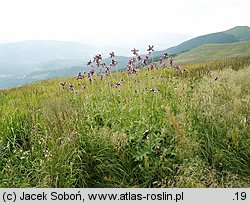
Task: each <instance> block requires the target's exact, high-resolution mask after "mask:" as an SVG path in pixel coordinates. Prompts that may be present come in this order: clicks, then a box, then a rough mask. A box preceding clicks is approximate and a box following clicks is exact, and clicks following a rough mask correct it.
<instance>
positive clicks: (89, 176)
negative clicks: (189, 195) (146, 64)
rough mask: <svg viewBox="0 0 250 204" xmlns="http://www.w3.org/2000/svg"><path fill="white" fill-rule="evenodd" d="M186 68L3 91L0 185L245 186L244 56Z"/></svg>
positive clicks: (249, 112) (247, 61)
mask: <svg viewBox="0 0 250 204" xmlns="http://www.w3.org/2000/svg"><path fill="white" fill-rule="evenodd" d="M184 68H185V69H186V71H182V72H178V73H176V72H175V71H173V70H172V68H171V69H169V68H165V69H162V68H160V67H158V68H157V69H154V70H152V71H148V70H147V69H141V70H140V71H139V74H138V75H130V76H128V75H127V74H126V73H125V72H124V73H112V75H111V76H109V77H104V79H103V80H100V77H99V76H95V77H94V78H93V79H94V80H93V83H92V84H89V82H88V80H87V79H84V80H82V81H81V82H80V83H81V84H80V85H78V83H77V81H76V80H75V78H67V79H51V80H46V81H40V82H36V83H33V84H29V85H24V86H22V87H18V88H13V89H9V90H2V91H0V116H1V117H0V187H250V137H249V136H250V124H249V119H250V118H249V116H250V80H249V78H250V57H238V58H234V59H231V60H222V61H214V62H206V63H200V64H192V65H187V66H182V70H183V69H184ZM217 76H219V77H220V80H215V78H216V77H217ZM60 81H67V82H72V83H74V87H75V91H70V90H69V87H68V86H67V87H66V88H65V90H63V89H62V88H61V86H60V85H59V82H60ZM118 81H123V82H121V83H122V86H119V87H117V88H115V86H114V83H115V82H118ZM83 86H86V88H85V89H82V87H83Z"/></svg>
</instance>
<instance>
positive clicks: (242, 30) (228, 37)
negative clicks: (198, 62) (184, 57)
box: [155, 26, 250, 57]
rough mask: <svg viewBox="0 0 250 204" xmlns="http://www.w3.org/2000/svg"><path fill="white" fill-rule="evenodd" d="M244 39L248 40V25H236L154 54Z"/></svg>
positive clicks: (179, 51)
mask: <svg viewBox="0 0 250 204" xmlns="http://www.w3.org/2000/svg"><path fill="white" fill-rule="evenodd" d="M245 40H250V28H249V27H248V26H237V27H234V28H231V29H229V30H226V31H223V32H218V33H211V34H208V35H202V36H198V37H196V38H193V39H191V40H188V41H185V42H183V43H181V44H179V45H177V46H175V47H171V48H168V49H166V50H164V51H159V52H156V53H155V56H156V57H159V56H161V55H162V54H163V53H164V52H169V53H171V54H178V53H182V52H185V51H188V50H191V49H193V48H196V47H198V46H201V45H206V44H224V43H236V42H240V41H245Z"/></svg>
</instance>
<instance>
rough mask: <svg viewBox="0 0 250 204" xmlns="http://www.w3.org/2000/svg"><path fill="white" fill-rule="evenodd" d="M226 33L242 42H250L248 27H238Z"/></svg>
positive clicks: (249, 29)
mask: <svg viewBox="0 0 250 204" xmlns="http://www.w3.org/2000/svg"><path fill="white" fill-rule="evenodd" d="M225 33H227V34H230V35H233V36H235V37H236V38H237V39H238V40H240V41H244V40H250V28H249V27H248V26H237V27H235V28H231V29H229V30H227V31H225Z"/></svg>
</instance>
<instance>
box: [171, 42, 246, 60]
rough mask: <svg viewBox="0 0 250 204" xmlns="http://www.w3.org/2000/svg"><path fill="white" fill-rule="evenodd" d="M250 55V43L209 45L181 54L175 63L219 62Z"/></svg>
mask: <svg viewBox="0 0 250 204" xmlns="http://www.w3.org/2000/svg"><path fill="white" fill-rule="evenodd" d="M244 55H250V41H242V42H237V43H226V44H207V45H201V46H198V47H196V48H194V49H192V50H190V51H187V52H184V53H181V54H179V55H178V56H177V57H176V58H175V61H176V62H178V63H188V62H194V61H206V60H217V59H223V58H231V57H236V56H244Z"/></svg>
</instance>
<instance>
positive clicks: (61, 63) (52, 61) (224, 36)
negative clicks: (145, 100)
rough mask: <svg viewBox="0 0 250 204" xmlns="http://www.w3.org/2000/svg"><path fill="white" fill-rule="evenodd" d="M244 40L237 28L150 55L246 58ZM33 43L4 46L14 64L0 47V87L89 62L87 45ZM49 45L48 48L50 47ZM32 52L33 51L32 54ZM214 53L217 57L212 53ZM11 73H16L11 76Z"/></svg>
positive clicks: (246, 31) (246, 34)
mask: <svg viewBox="0 0 250 204" xmlns="http://www.w3.org/2000/svg"><path fill="white" fill-rule="evenodd" d="M248 41H249V42H250V28H249V27H248V26H237V27H234V28H232V29H229V30H226V31H223V32H217V33H212V34H207V35H202V36H199V37H196V38H193V39H191V40H187V41H185V42H183V43H181V44H179V45H177V46H174V47H171V48H168V49H165V50H162V51H156V52H154V54H153V55H154V61H156V60H159V58H160V57H162V56H163V54H164V52H168V53H170V54H172V55H174V56H176V55H177V57H176V61H178V60H179V61H180V62H181V61H185V60H186V62H190V61H192V60H193V61H200V60H205V59H208V58H209V57H208V56H210V57H211V56H212V55H213V57H211V58H213V59H216V57H223V58H228V57H232V56H238V55H246V54H248V53H249V49H248V46H249V42H248ZM35 43H36V46H33V47H32V46H31V45H30V46H26V47H25V46H24V44H22V43H20V46H19V48H18V49H10V47H11V45H7V46H10V47H9V50H10V52H13V53H11V54H14V55H15V54H17V53H18V54H20V52H21V55H19V58H20V60H23V61H24V62H25V63H18V60H14V61H13V60H12V59H6V55H7V54H8V49H7V52H6V49H5V51H4V49H3V46H6V44H0V76H1V78H0V88H4V87H11V86H17V85H21V84H24V83H30V82H33V81H37V80H43V79H48V78H59V77H69V76H74V75H76V74H77V73H78V72H79V71H83V70H87V69H88V68H87V67H86V66H84V61H86V62H87V60H89V59H92V57H91V56H92V55H93V54H91V52H92V48H91V47H90V46H86V45H84V44H80V43H74V42H68V43H66V44H65V43H64V42H60V41H58V42H54V41H47V42H45V44H44V43H42V42H41V41H37V42H35ZM46 43H47V45H46ZM50 43H51V44H52V45H50ZM31 44H32V43H31ZM41 44H43V45H41ZM220 45H221V46H220ZM236 47H237V48H236ZM25 49H26V51H27V50H29V52H28V53H31V54H30V55H31V56H30V55H29V54H27V52H26V54H25V52H24V51H23V50H25ZM40 49H41V50H40ZM237 49H238V50H237ZM32 50H34V51H33V52H32ZM218 50H221V52H223V53H222V54H221V53H219V52H218ZM40 51H43V52H44V51H46V52H47V54H48V55H45V56H42V57H41V56H40V55H39V52H40ZM22 52H23V55H22ZM213 52H214V53H213ZM216 52H217V55H216V54H215V53H216ZM211 53H212V54H211ZM39 56H40V58H39ZM41 58H42V59H41ZM17 59H18V58H17ZM80 59H81V60H80ZM128 59H129V58H128V57H124V56H120V57H117V61H118V62H119V66H118V67H119V69H124V68H125V67H126V63H127V61H128ZM187 59H188V60H187ZM44 60H45V61H44ZM104 61H105V62H106V63H107V64H108V63H109V62H110V59H105V60H104ZM4 65H6V66H9V67H10V68H9V69H6V70H5V68H4ZM34 68H35V69H34ZM22 69H28V70H36V71H33V72H30V73H25V75H21V74H20V70H22ZM13 70H14V71H13ZM13 72H16V73H14V75H13ZM11 74H12V76H7V77H4V76H5V75H11ZM18 74H19V75H18Z"/></svg>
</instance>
